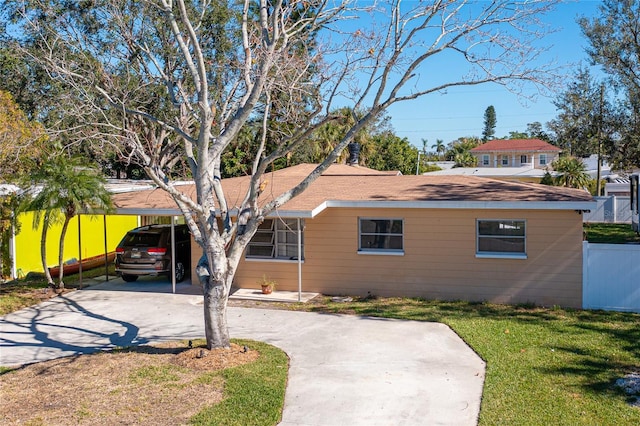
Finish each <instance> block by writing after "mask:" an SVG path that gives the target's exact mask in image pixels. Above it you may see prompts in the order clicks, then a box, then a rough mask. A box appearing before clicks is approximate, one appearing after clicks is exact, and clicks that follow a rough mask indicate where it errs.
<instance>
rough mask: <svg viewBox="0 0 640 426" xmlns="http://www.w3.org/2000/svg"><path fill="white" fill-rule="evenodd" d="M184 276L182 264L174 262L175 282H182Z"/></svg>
mask: <svg viewBox="0 0 640 426" xmlns="http://www.w3.org/2000/svg"><path fill="white" fill-rule="evenodd" d="M185 275H186V274H185V269H184V264H183V263H182V262H180V261H179V260H178V261H177V262H176V282H178V283H179V282H181V281H182V280H184V276H185Z"/></svg>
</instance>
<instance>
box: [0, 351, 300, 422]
mask: <svg viewBox="0 0 640 426" xmlns="http://www.w3.org/2000/svg"><path fill="white" fill-rule="evenodd" d="M193 343H194V345H193V348H194V349H189V347H188V346H187V341H184V342H174V343H167V344H160V345H155V346H138V347H132V348H120V349H116V350H113V351H111V352H100V353H96V354H92V355H81V356H75V357H67V358H60V359H56V360H51V361H45V362H42V363H37V364H33V365H28V366H25V367H23V368H19V369H16V370H12V371H11V370H8V369H5V370H4V371H3V372H2V374H1V375H0V394H2V395H3V398H4V400H5V403H3V404H0V418H2V419H3V420H4V422H6V423H10V424H194V425H265V426H266V425H275V424H277V423H278V422H279V420H280V418H281V414H282V408H283V406H284V393H285V388H286V383H287V372H288V362H289V360H288V358H287V355H286V354H285V353H284V352H283V351H281V350H280V349H278V348H275V347H273V346H270V345H268V344H265V343H261V342H255V341H250V340H236V339H234V340H233V341H232V347H231V349H229V350H217V351H208V352H207V354H206V356H200V357H199V356H197V355H196V354H197V353H199V352H200V350H201V349H200V348H202V347H204V340H196V341H194V342H193ZM239 348H240V349H239ZM241 348H245V349H244V350H241ZM25 384H28V386H25ZM97 389H99V390H100V391H99V392H96V390H97Z"/></svg>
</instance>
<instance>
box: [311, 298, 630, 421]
mask: <svg viewBox="0 0 640 426" xmlns="http://www.w3.org/2000/svg"><path fill="white" fill-rule="evenodd" d="M313 310H316V311H322V312H332V313H347V314H356V315H369V316H376V317H385V318H397V319H404V320H418V321H434V322H441V323H444V324H447V325H449V326H450V327H451V328H452V329H453V330H454V331H455V332H456V333H458V335H459V336H460V337H461V338H462V339H464V340H465V341H466V342H467V344H469V345H470V346H471V347H472V348H473V349H474V350H475V351H476V352H477V353H478V354H479V355H480V356H481V357H482V358H483V359H484V360H485V361H486V362H487V371H486V378H485V386H484V390H483V396H482V406H481V412H480V421H479V424H480V425H514V424H518V425H547V424H554V425H595V424H616V425H636V424H640V408H634V407H631V406H630V405H628V404H627V399H628V397H627V396H626V395H624V394H623V393H622V392H621V391H620V390H619V389H618V388H616V387H615V386H614V383H615V380H616V379H618V378H620V377H622V376H624V375H625V374H628V373H630V372H634V371H640V344H638V342H640V327H639V325H640V315H638V314H630V313H619V312H603V311H579V310H567V309H559V308H555V309H542V308H535V307H533V308H532V307H512V306H502V305H490V304H480V303H467V302H437V301H423V300H416V299H400V298H397V299H396V298H381V299H376V298H371V299H364V300H356V301H354V302H352V303H331V302H329V301H328V300H326V301H325V303H324V304H321V305H320V306H316V307H315V308H313Z"/></svg>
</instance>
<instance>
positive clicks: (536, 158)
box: [470, 139, 561, 169]
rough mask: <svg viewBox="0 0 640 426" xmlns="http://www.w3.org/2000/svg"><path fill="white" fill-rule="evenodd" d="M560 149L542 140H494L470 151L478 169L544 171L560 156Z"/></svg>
mask: <svg viewBox="0 0 640 426" xmlns="http://www.w3.org/2000/svg"><path fill="white" fill-rule="evenodd" d="M560 151H561V150H560V148H558V147H557V146H553V145H551V144H550V143H548V142H545V141H543V140H540V139H494V140H491V141H488V142H486V143H483V144H482V145H480V146H477V147H475V148H472V149H471V150H470V152H471V154H473V155H474V156H475V157H476V158H477V159H478V167H522V166H526V167H531V168H534V169H544V168H546V167H547V166H548V165H550V164H551V163H553V161H554V160H555V159H556V158H558V155H560Z"/></svg>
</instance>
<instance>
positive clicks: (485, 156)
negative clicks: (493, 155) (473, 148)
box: [482, 154, 489, 166]
mask: <svg viewBox="0 0 640 426" xmlns="http://www.w3.org/2000/svg"><path fill="white" fill-rule="evenodd" d="M482 165H483V166H488V165H489V154H482Z"/></svg>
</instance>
